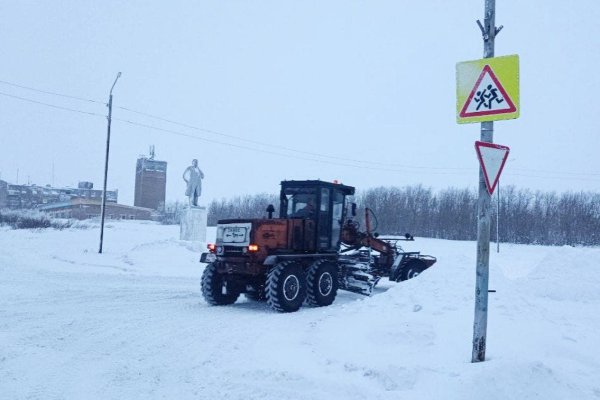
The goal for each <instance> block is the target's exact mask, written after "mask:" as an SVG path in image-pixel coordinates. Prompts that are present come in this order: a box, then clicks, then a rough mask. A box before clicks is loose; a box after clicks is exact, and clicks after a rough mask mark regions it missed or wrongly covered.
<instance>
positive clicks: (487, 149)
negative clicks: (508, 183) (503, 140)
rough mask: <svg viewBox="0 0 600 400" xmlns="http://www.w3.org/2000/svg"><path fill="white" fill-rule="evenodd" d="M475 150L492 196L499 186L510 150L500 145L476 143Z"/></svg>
mask: <svg viewBox="0 0 600 400" xmlns="http://www.w3.org/2000/svg"><path fill="white" fill-rule="evenodd" d="M475 150H476V151H477V157H478V158H479V164H480V165H481V170H482V171H483V176H484V177H485V185H486V186H487V189H488V192H489V193H490V195H491V194H492V193H494V189H495V188H496V185H497V184H498V179H499V178H500V174H501V173H502V169H504V164H506V159H507V158H508V153H509V152H510V149H509V148H508V147H507V146H502V145H500V144H494V143H487V142H480V141H476V142H475Z"/></svg>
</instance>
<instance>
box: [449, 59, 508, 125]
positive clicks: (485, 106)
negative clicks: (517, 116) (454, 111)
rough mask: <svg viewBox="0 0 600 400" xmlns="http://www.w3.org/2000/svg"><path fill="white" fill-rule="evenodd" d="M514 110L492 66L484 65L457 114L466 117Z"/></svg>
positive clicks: (505, 112)
mask: <svg viewBox="0 0 600 400" xmlns="http://www.w3.org/2000/svg"><path fill="white" fill-rule="evenodd" d="M515 111H517V107H515V104H514V103H513V101H512V100H511V98H510V96H509V95H508V94H507V93H506V90H504V87H502V84H501V83H500V81H499V80H498V78H497V77H496V74H495V73H494V71H493V70H492V68H491V67H490V66H489V65H486V66H485V67H483V70H482V71H481V75H479V78H478V79H477V82H475V86H474V87H473V90H472V91H471V94H470V95H469V97H467V101H466V102H465V104H464V105H463V108H462V110H461V111H460V114H459V115H460V117H461V118H466V117H479V116H483V115H495V114H509V113H514V112H515Z"/></svg>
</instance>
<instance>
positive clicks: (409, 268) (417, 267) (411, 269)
mask: <svg viewBox="0 0 600 400" xmlns="http://www.w3.org/2000/svg"><path fill="white" fill-rule="evenodd" d="M426 269H427V266H426V265H425V263H423V261H420V260H413V261H411V262H409V263H408V264H406V267H404V269H403V270H402V280H404V281H405V280H407V279H412V278H416V277H417V276H418V275H419V274H420V273H421V272H423V271H425V270H426Z"/></svg>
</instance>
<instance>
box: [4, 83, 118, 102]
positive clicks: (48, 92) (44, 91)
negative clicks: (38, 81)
mask: <svg viewBox="0 0 600 400" xmlns="http://www.w3.org/2000/svg"><path fill="white" fill-rule="evenodd" d="M0 83H2V84H4V85H9V86H13V87H18V88H21V89H27V90H31V91H34V92H38V93H44V94H50V95H53V96H60V97H65V98H67V99H73V100H80V101H85V102H88V103H97V104H104V105H107V104H106V103H105V102H103V101H98V100H92V99H85V98H83V97H77V96H70V95H68V94H63V93H57V92H51V91H49V90H42V89H36V88H32V87H30V86H24V85H19V84H17V83H13V82H8V81H3V80H0Z"/></svg>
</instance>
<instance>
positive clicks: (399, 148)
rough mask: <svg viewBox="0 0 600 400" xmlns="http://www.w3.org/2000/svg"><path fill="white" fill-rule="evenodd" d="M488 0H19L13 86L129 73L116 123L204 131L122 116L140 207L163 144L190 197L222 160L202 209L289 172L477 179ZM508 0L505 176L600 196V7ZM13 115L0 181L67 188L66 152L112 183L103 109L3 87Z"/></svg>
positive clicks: (7, 32)
mask: <svg viewBox="0 0 600 400" xmlns="http://www.w3.org/2000/svg"><path fill="white" fill-rule="evenodd" d="M483 4H484V2H483V0H469V1H452V2H449V1H440V0H438V1H410V2H408V1H302V2H300V1H281V0H278V1H211V2H208V1H196V2H194V1H169V2H165V1H162V2H159V1H154V2H150V1H75V0H73V1H52V2H49V1H8V0H5V1H3V2H2V3H0V18H1V21H0V38H2V39H0V51H1V53H0V56H1V59H2V63H0V80H2V81H6V82H11V83H15V84H19V85H24V86H29V87H33V88H37V89H41V90H46V91H52V92H58V93H64V94H68V95H72V96H78V97H82V98H86V99H92V100H97V101H100V102H106V101H107V100H108V99H107V97H108V91H109V89H110V86H111V85H112V82H113V80H114V78H115V76H116V73H117V72H118V71H122V72H123V75H122V77H121V79H120V81H119V82H118V84H117V86H116V88H115V91H114V94H115V97H114V106H115V108H114V113H113V115H114V117H115V118H116V119H122V120H129V121H133V122H135V123H139V124H146V125H152V126H154V127H157V128H161V129H167V130H172V131H176V132H179V133H181V134H184V135H188V136H184V135H176V134H173V133H169V132H165V131H159V130H152V129H149V128H144V127H141V126H136V125H131V124H128V123H126V122H122V121H113V136H112V142H111V160H110V170H109V188H111V189H112V188H117V189H119V196H120V199H119V200H120V202H121V203H125V204H131V203H132V202H133V183H134V179H135V161H136V159H137V157H138V155H140V154H147V152H148V146H149V145H151V144H153V145H155V146H156V154H157V158H158V159H161V160H165V161H168V163H169V166H168V170H169V172H168V182H167V199H168V200H175V199H180V200H183V199H184V198H185V197H184V191H185V185H184V182H183V180H182V179H181V174H182V173H183V170H184V169H185V167H187V166H188V165H189V164H190V161H191V160H192V159H193V158H198V159H199V166H200V167H201V168H202V170H203V171H204V173H205V174H206V179H205V180H204V186H203V199H202V200H201V202H204V203H205V202H207V201H208V200H210V199H212V198H220V197H223V196H227V197H228V196H233V195H236V194H246V193H257V192H264V191H267V192H275V191H276V190H277V189H278V184H279V181H280V180H282V179H307V178H310V179H316V178H320V179H322V180H333V179H338V180H340V181H342V182H343V183H346V184H349V185H354V186H357V187H358V188H359V189H363V188H368V187H373V186H379V185H405V184H415V183H422V184H423V185H425V186H431V187H434V188H445V187H448V186H457V187H467V186H468V187H475V186H476V184H477V158H476V155H475V151H474V148H473V143H474V141H475V140H478V138H479V124H469V125H460V126H459V125H457V124H456V122H455V63H456V62H458V61H465V60H473V59H477V58H481V55H482V41H481V34H480V32H479V28H478V27H477V25H476V24H475V20H476V19H482V18H483ZM496 7H497V17H496V23H497V25H504V26H505V27H504V30H503V31H502V32H501V33H500V35H499V36H498V38H497V42H496V55H498V56H499V55H508V54H519V56H520V61H521V71H520V74H521V77H520V79H521V117H520V118H519V119H518V120H511V121H501V122H497V123H496V124H495V131H496V133H495V138H494V139H495V140H494V141H495V142H496V143H500V144H504V145H507V146H510V147H511V155H510V158H509V162H508V164H507V166H506V169H505V172H504V174H503V179H502V184H503V185H505V184H514V185H517V186H520V187H529V188H532V189H544V190H559V191H561V190H594V191H597V190H598V189H599V188H600V158H599V157H598V148H599V147H600V146H599V145H600V138H599V137H598V134H599V129H598V128H599V123H598V111H599V106H598V104H599V103H598V96H599V94H600V79H599V78H598V61H599V54H600V41H599V40H598V37H600V24H599V23H598V21H599V20H600V3H599V2H597V1H595V0H592V1H577V2H564V1H558V0H554V1H542V0H538V1H517V0H497V1H496ZM0 93H4V94H9V95H12V96H19V97H23V98H28V99H32V100H35V101H40V102H45V103H50V104H54V105H57V106H61V107H68V108H73V109H77V110H82V111H87V112H91V113H97V114H102V115H105V114H106V107H105V106H104V105H102V104H98V103H93V102H83V101H78V100H74V99H68V98H63V97H58V96H52V95H45V94H42V93H38V92H34V91H29V90H26V89H22V88H18V87H14V86H10V85H6V84H3V83H0ZM119 107H125V108H128V109H132V110H137V111H141V112H144V113H149V114H153V115H157V116H160V117H163V118H167V119H171V120H175V121H178V122H181V123H184V124H189V125H193V126H196V127H199V128H203V129H207V130H212V131H216V132H219V133H223V134H226V135H232V136H236V137H239V138H243V139H247V140H252V141H257V142H262V143H268V144H272V145H275V146H281V147H286V148H292V149H295V150H297V151H299V152H305V153H319V154H323V155H327V156H330V157H335V158H322V157H318V156H316V155H310V154H305V153H299V152H290V151H288V150H284V149H282V148H276V147H267V146H263V145H258V144H256V143H251V142H247V141H241V140H238V139H233V138H231V137H227V136H219V135H215V134H213V133H209V132H206V131H198V130H193V129H189V128H185V127H182V126H178V125H173V124H168V123H165V122H164V121H159V120H156V119H151V118H147V117H144V116H142V115H140V114H135V113H131V112H128V111H126V110H124V109H122V108H119ZM0 110H1V112H0V123H1V125H0V138H1V142H0V173H1V179H3V180H7V181H9V182H15V181H16V174H17V169H19V181H20V182H21V183H22V182H27V180H29V181H30V182H32V183H36V184H47V183H51V181H52V165H53V163H54V183H55V184H56V185H57V186H66V185H76V184H77V181H79V180H91V181H93V182H94V184H95V187H101V185H102V173H103V166H104V145H105V137H106V136H105V135H106V119H105V118H103V117H99V116H90V115H85V114H79V113H73V112H68V111H65V110H59V109H53V108H50V107H47V106H43V105H39V104H34V103H31V102H26V101H23V100H19V99H16V98H14V97H7V96H5V95H0ZM190 136H196V137H200V138H203V139H202V140H200V139H195V138H192V137H190ZM216 142H219V143H216ZM220 143H230V144H232V145H234V146H243V147H247V148H253V149H260V150H263V151H264V152H258V151H252V150H249V149H247V148H239V147H233V146H229V145H224V144H220ZM272 153H277V154H272ZM309 159H310V160H309ZM316 159H319V160H322V161H327V163H326V162H316V161H313V160H316ZM343 159H348V160H343ZM349 160H359V161H362V162H363V163H362V164H357V163H356V162H354V161H349ZM339 164H352V165H362V166H363V167H362V168H357V167H351V166H344V165H339ZM365 167H368V168H365Z"/></svg>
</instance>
